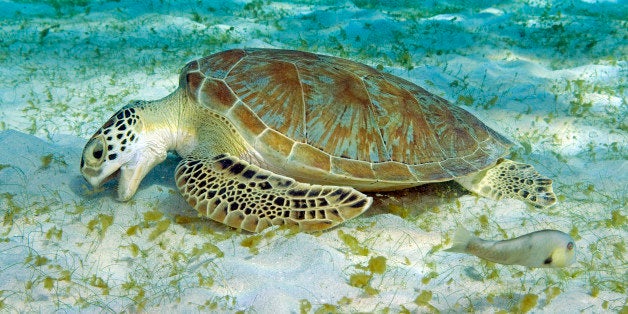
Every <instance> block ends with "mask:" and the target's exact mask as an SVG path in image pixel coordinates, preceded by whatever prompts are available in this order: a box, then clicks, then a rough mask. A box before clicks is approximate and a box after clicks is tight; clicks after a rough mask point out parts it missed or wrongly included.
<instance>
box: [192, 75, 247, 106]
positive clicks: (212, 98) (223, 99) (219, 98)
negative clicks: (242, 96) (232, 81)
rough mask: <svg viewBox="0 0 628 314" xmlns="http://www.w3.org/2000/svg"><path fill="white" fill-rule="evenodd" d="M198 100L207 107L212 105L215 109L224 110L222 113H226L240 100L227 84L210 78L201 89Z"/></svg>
mask: <svg viewBox="0 0 628 314" xmlns="http://www.w3.org/2000/svg"><path fill="white" fill-rule="evenodd" d="M198 100H199V101H200V102H201V103H202V104H204V105H205V106H210V104H211V106H213V107H214V108H218V109H222V110H220V111H221V112H224V111H226V110H228V109H229V108H231V106H233V104H235V102H236V101H237V100H238V99H237V98H236V96H235V95H234V94H233V92H231V89H230V88H229V87H227V84H225V82H223V81H219V80H216V79H211V78H208V79H206V80H205V82H204V83H203V85H202V87H201V89H200V92H199V95H198Z"/></svg>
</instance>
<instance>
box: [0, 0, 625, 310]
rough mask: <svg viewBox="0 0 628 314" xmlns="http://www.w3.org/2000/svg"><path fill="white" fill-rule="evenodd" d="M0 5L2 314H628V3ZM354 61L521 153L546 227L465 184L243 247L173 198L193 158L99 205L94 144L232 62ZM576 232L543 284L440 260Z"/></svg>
mask: <svg viewBox="0 0 628 314" xmlns="http://www.w3.org/2000/svg"><path fill="white" fill-rule="evenodd" d="M417 3H418V4H416V3H415V2H413V1H399V2H394V1H366V0H355V1H345V2H342V1H341V2H338V1H331V0H329V1H325V0H320V1H299V0H295V1H261V0H254V1H195V2H190V3H187V4H179V3H176V2H175V1H167V0H165V1H145V2H143V3H141V4H138V3H136V2H133V1H125V0H119V1H109V2H108V1H81V0H75V1H58V0H50V1H26V0H25V1H9V0H0V8H1V9H0V25H1V27H0V77H2V79H1V80H0V130H1V131H0V215H1V216H2V223H1V224H0V312H51V311H57V312H79V311H82V312H121V311H146V312H172V311H175V312H196V311H210V310H211V311H220V312H235V311H241V312H247V313H248V312H251V313H268V312H274V313H284V312H304V313H308V312H316V313H328V312H382V313H386V312H389V311H390V312H436V311H441V312H463V311H470V312H483V313H493V312H500V311H501V312H527V311H531V312H536V313H576V312H585V313H589V312H594V313H598V312H610V313H613V312H615V313H616V312H620V313H627V312H628V306H627V305H626V302H627V297H626V283H627V282H628V268H627V263H626V241H625V239H626V238H627V236H628V224H627V222H628V221H627V218H626V216H627V215H628V213H627V211H626V203H627V194H628V166H627V165H628V162H627V160H628V158H627V157H628V154H627V144H628V133H627V132H628V123H627V118H626V117H627V112H628V106H627V99H628V97H627V96H628V93H627V91H626V87H627V79H628V69H627V59H626V56H627V55H628V47H627V44H626V43H627V41H628V31H627V29H628V20H627V19H626V17H627V16H628V5H627V4H626V2H625V1H597V2H592V1H565V2H560V1H541V0H537V1H488V2H487V1H446V2H438V1H419V2H417ZM239 47H267V48H286V49H300V50H306V51H311V52H318V53H324V54H329V55H335V56H340V57H345V58H349V59H352V60H355V61H359V62H363V63H366V64H368V65H371V66H373V67H377V68H380V69H383V71H386V72H389V73H393V74H395V75H399V76H401V77H403V78H406V79H408V80H410V81H413V82H415V83H417V84H418V85H421V86H423V87H425V88H426V89H428V90H429V91H431V92H433V93H435V94H437V95H440V96H442V97H444V98H446V99H448V100H450V101H452V102H454V103H456V104H457V105H460V106H463V107H464V108H465V109H468V110H469V111H471V112H473V113H474V114H476V115H477V116H478V117H480V119H481V120H483V121H485V122H486V123H487V124H488V125H490V126H491V127H493V128H494V129H496V130H497V131H499V132H500V133H502V134H504V135H505V136H507V137H508V138H510V139H511V140H512V141H513V142H515V143H516V145H515V147H514V148H513V149H512V153H511V155H510V156H509V158H511V159H515V160H518V161H521V162H525V163H529V164H532V165H533V166H534V167H535V168H536V169H537V170H539V171H540V172H542V173H543V174H545V175H547V176H549V177H551V178H552V179H553V180H554V189H555V191H556V192H557V194H558V196H559V202H558V204H557V205H555V206H553V207H551V208H549V209H543V210H541V209H535V208H530V207H527V206H526V205H525V204H522V203H520V202H517V201H513V200H500V201H493V200H488V199H484V198H479V197H477V196H475V195H472V194H469V193H468V192H466V191H464V190H462V189H461V188H460V187H459V186H457V185H456V184H453V183H444V184H435V185H429V186H423V187H419V188H415V189H412V190H408V191H402V192H397V193H390V194H381V195H375V196H376V199H375V205H374V206H373V208H372V209H370V210H369V211H368V212H367V213H365V214H364V215H362V216H360V217H358V218H356V219H353V220H351V221H348V222H346V223H344V224H342V225H340V226H339V227H337V228H334V229H332V230H329V231H326V232H322V233H316V234H306V233H293V232H291V231H289V230H283V229H276V228H271V229H267V230H265V231H264V232H262V233H260V234H250V233H246V232H237V231H235V230H231V229H229V228H226V227H224V226H222V225H220V224H217V223H214V222H212V221H209V220H204V219H199V218H197V215H196V213H195V212H194V211H193V210H192V209H190V207H189V206H188V205H187V204H186V203H185V202H184V201H183V199H182V198H181V196H180V195H179V194H178V192H177V191H176V187H175V186H174V180H173V176H172V173H173V171H174V167H175V165H176V163H177V162H178V161H177V157H176V156H172V157H171V158H169V159H167V160H166V162H164V163H163V164H161V165H159V166H158V167H157V168H156V169H154V170H153V171H152V172H151V173H150V174H149V176H148V177H147V178H146V179H145V180H144V182H143V183H142V185H141V187H140V190H139V191H138V193H137V194H136V195H135V197H134V198H133V199H132V200H131V201H129V202H126V203H120V202H117V201H115V182H112V183H109V184H107V185H105V186H104V187H103V188H102V189H99V190H97V191H93V190H92V189H90V188H89V187H88V186H87V183H86V182H85V181H84V180H83V178H82V177H81V175H80V173H79V171H78V163H79V160H80V154H81V150H82V148H83V145H84V144H85V142H86V139H87V138H89V136H91V134H92V133H93V132H94V131H95V130H96V129H97V128H98V127H99V126H100V125H101V124H102V123H103V122H104V121H106V119H107V118H108V117H109V116H110V115H111V114H113V113H114V112H115V111H116V110H117V109H119V108H120V107H122V106H123V105H124V104H126V103H128V102H129V101H130V100H133V99H157V98H161V97H163V96H165V95H167V94H168V93H170V92H172V91H173V90H174V89H175V88H176V86H177V83H178V71H179V69H180V68H181V67H182V66H183V65H184V64H185V63H186V62H188V61H190V60H192V59H194V58H197V57H201V56H204V55H208V54H211V53H214V52H218V51H221V50H225V49H229V48H239ZM458 226H464V227H466V228H467V229H469V230H472V231H475V232H476V233H477V234H478V235H479V236H481V237H483V238H488V239H504V238H511V237H515V236H519V235H522V234H525V233H528V232H532V231H535V230H540V229H547V228H549V229H558V230H562V231H565V232H568V233H569V234H571V235H572V237H574V239H576V245H577V262H576V263H575V264H573V265H572V266H571V267H568V268H563V269H527V268H525V267H522V266H504V265H498V264H493V263H489V262H485V261H482V260H480V259H478V258H475V257H473V256H469V255H462V254H455V253H447V252H443V251H442V249H444V248H447V247H448V246H449V245H450V244H451V237H452V236H453V232H454V230H455V229H456V227H458Z"/></svg>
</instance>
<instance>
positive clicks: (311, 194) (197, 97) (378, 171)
mask: <svg viewBox="0 0 628 314" xmlns="http://www.w3.org/2000/svg"><path fill="white" fill-rule="evenodd" d="M510 146H511V142H510V141H508V140H507V139H506V138H504V137H503V136H502V135H500V134H498V133H497V132H495V131H493V130H492V129H490V128H488V127H487V126H486V125H484V124H483V123H482V122H481V121H480V120H478V119H477V118H475V117H474V116H473V115H471V114H470V113H468V112H467V111H465V110H463V109H461V108H459V107H457V106H455V105H452V104H451V103H449V102H448V101H446V100H444V99H443V98H440V97H438V96H435V95H434V94H431V93H429V92H427V91H426V90H424V89H423V88H421V87H419V86H417V85H415V84H413V83H411V82H409V81H406V80H404V79H401V78H399V77H396V76H393V75H390V74H387V73H382V72H380V71H377V70H375V69H374V68H371V67H369V66H366V65H363V64H360V63H356V62H352V61H348V60H345V59H340V58H336V57H331V56H325V55H317V54H312V53H306V52H300V51H290V50H270V49H238V50H229V51H224V52H220V53H216V54H213V55H210V56H208V57H205V58H201V59H198V60H195V61H192V62H190V63H188V64H187V65H186V66H185V67H184V68H183V70H182V72H181V75H180V79H179V88H178V89H177V90H176V91H174V92H173V93H172V94H170V95H169V96H167V97H165V98H163V99H160V100H156V101H135V102H132V103H130V104H128V105H127V106H125V107H123V108H122V109H120V111H118V112H117V113H115V114H114V115H113V116H112V117H111V118H110V119H109V120H108V121H107V122H106V123H105V124H104V125H103V126H102V127H101V128H100V129H99V130H98V131H97V132H96V133H95V134H94V136H92V138H91V139H90V140H89V141H88V142H87V144H86V145H85V148H84V150H83V156H82V159H81V172H82V174H83V176H84V177H85V179H87V181H88V182H89V183H91V184H92V185H93V186H99V185H101V184H102V183H104V182H106V181H107V180H109V179H111V178H113V177H115V176H117V175H118V174H119V184H118V198H119V199H120V200H122V201H126V200H128V199H130V198H131V197H132V196H133V195H134V194H135V192H136V190H137V188H138V186H139V184H140V182H141V181H142V179H143V178H144V176H145V175H146V174H147V173H148V172H149V171H150V170H151V169H152V168H153V167H154V166H155V165H157V164H159V163H160V162H162V161H164V159H165V158H166V156H167V152H168V151H176V153H178V155H180V156H181V157H182V158H183V159H182V160H181V162H180V163H179V165H178V166H177V168H176V170H175V180H176V185H177V187H178V188H179V190H180V192H181V194H182V195H183V197H184V198H185V199H186V200H187V202H188V203H189V204H190V205H191V206H192V207H194V208H195V209H196V210H197V211H198V212H199V213H200V215H202V216H207V217H209V218H211V219H214V220H216V221H219V222H222V223H225V224H227V225H229V226H231V227H235V228H241V229H245V230H248V231H254V232H257V231H260V230H262V229H264V228H266V227H268V226H271V225H282V224H288V225H297V226H298V227H299V228H300V229H301V230H306V231H311V230H322V229H326V228H330V227H332V226H335V225H337V224H338V223H341V222H343V221H345V220H347V219H349V218H352V217H355V216H357V215H359V214H361V213H362V212H364V211H365V210H366V209H367V208H369V206H370V205H371V203H372V199H371V197H369V196H367V195H365V194H363V193H362V192H369V191H390V190H399V189H405V188H409V187H413V186H417V185H421V184H425V183H431V182H441V181H447V180H455V181H457V182H459V183H460V184H461V185H462V186H464V187H465V188H466V189H469V190H471V191H473V192H475V193H478V194H480V195H482V196H486V197H490V198H493V199H500V198H502V197H508V198H516V199H520V200H523V201H525V202H527V203H530V204H533V205H535V206H538V207H544V206H549V205H552V204H553V203H554V202H555V201H556V197H555V195H554V193H553V192H552V181H551V180H550V179H548V178H545V177H543V176H541V175H540V174H539V173H537V172H536V171H535V170H534V169H533V168H532V166H530V165H526V164H521V163H516V162H513V161H510V160H506V159H503V158H502V157H503V155H505V154H506V153H507V151H508V149H509V147H510Z"/></svg>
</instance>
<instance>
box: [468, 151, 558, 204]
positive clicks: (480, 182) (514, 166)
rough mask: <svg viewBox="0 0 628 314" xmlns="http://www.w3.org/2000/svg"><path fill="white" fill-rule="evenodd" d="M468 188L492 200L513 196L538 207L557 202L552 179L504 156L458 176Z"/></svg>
mask: <svg viewBox="0 0 628 314" xmlns="http://www.w3.org/2000/svg"><path fill="white" fill-rule="evenodd" d="M457 181H458V182H459V183H461V184H462V185H463V186H465V187H466V188H467V189H469V190H471V191H474V192H476V193H478V194H480V195H482V196H486V197H490V198H492V199H495V200H499V199H501V198H514V199H518V200H521V201H524V202H526V203H529V204H532V205H534V206H537V207H546V206H550V205H553V204H554V203H556V195H555V194H554V192H553V190H552V180H551V179H549V178H546V177H544V176H542V175H541V174H540V173H538V172H536V170H534V167H532V166H530V165H528V164H522V163H518V162H514V161H512V160H508V159H503V160H502V161H501V162H498V163H497V165H495V167H493V168H489V169H488V170H485V171H482V172H479V173H478V174H476V175H473V176H470V177H468V178H459V179H457Z"/></svg>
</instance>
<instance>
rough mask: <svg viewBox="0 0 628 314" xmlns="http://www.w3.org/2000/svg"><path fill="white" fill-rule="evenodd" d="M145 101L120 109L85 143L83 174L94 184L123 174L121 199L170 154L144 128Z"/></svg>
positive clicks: (134, 189)
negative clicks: (151, 138) (161, 149)
mask: <svg viewBox="0 0 628 314" xmlns="http://www.w3.org/2000/svg"><path fill="white" fill-rule="evenodd" d="M145 104H146V102H144V101H134V102H132V103H130V104H129V105H127V106H125V107H123V108H122V109H120V110H119V111H118V112H116V113H115V114H114V115H113V116H112V117H111V118H110V119H109V120H107V122H105V124H103V126H102V127H101V128H100V129H99V130H98V131H96V133H94V135H93V136H92V137H91V139H90V140H89V141H88V142H87V144H85V148H84V149H83V154H82V157H81V173H82V174H83V177H84V178H85V179H86V180H87V182H89V183H90V184H91V185H92V186H94V187H98V186H101V185H102V184H104V183H105V182H107V181H109V180H111V179H113V178H115V177H117V176H118V175H119V181H118V199H119V200H121V201H126V200H129V199H130V198H131V197H132V196H133V195H134V194H135V192H136V190H137V188H138V186H139V184H140V182H141V181H142V179H144V176H146V174H147V173H148V172H149V171H150V170H151V169H152V168H153V167H154V166H155V165H157V164H159V163H161V162H162V161H163V160H164V159H165V158H166V154H167V152H166V151H165V149H164V150H163V152H162V151H160V150H159V149H158V147H159V145H154V144H155V143H153V142H154V141H151V140H150V136H147V134H146V132H145V131H144V129H145V128H144V122H143V121H142V111H143V109H144V105H145Z"/></svg>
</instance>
